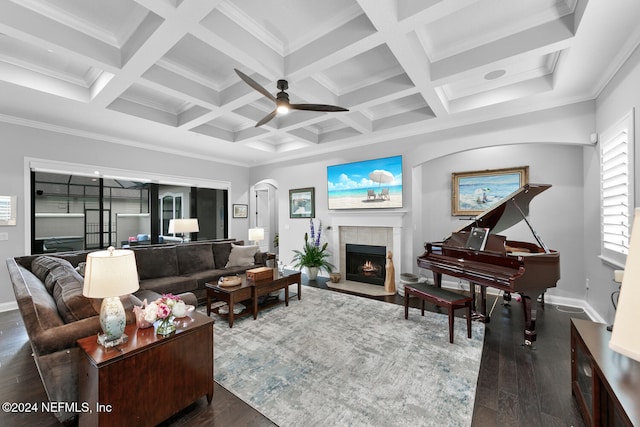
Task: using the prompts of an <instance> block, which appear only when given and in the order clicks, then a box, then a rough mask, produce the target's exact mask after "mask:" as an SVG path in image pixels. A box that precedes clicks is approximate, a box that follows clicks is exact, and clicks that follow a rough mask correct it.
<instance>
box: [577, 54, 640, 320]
mask: <svg viewBox="0 0 640 427" xmlns="http://www.w3.org/2000/svg"><path fill="white" fill-rule="evenodd" d="M632 108H635V121H634V126H635V152H636V158H635V206H640V150H638V143H639V141H640V135H639V134H638V131H639V129H640V50H639V49H636V50H635V52H634V53H633V55H631V57H629V59H628V60H627V62H626V63H625V64H624V66H623V67H622V68H621V69H620V71H618V73H617V74H616V76H615V77H614V78H613V79H612V80H611V81H610V82H609V84H608V85H607V87H606V88H605V90H603V91H602V93H601V94H600V96H599V97H598V99H597V103H596V129H597V132H598V133H601V132H603V131H605V130H606V129H607V128H608V127H609V126H611V125H612V124H614V123H615V122H616V121H618V120H619V119H620V118H622V117H623V116H624V115H625V114H627V113H628V112H629V111H630V110H631V109H632ZM599 150H600V146H599V144H598V145H597V146H595V147H587V148H585V149H584V183H585V185H584V192H585V194H584V200H585V206H584V207H585V209H584V210H585V223H584V236H585V237H584V240H585V246H584V251H583V256H584V259H585V275H586V278H587V279H589V283H590V288H589V292H588V293H587V296H586V299H587V302H588V303H589V304H590V305H591V306H592V307H594V309H595V310H596V311H597V312H598V313H600V314H601V316H602V317H603V318H604V319H605V321H606V323H612V322H613V318H614V314H615V311H614V309H613V305H612V304H611V298H610V295H611V293H612V292H614V291H616V290H617V289H618V284H617V283H615V282H614V281H613V270H614V269H619V268H621V267H623V266H613V265H609V264H606V263H604V262H603V261H602V260H600V258H599V255H600V156H599Z"/></svg>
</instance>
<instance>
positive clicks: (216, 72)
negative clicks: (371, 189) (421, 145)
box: [0, 0, 640, 164]
mask: <svg viewBox="0 0 640 427" xmlns="http://www.w3.org/2000/svg"><path fill="white" fill-rule="evenodd" d="M638 16H640V2H638V1H637V0H616V1H615V2H611V1H608V0H535V1H531V0H322V1H300V0H224V1H222V0H217V1H216V0H109V1H104V0H0V93H2V96H0V120H3V121H8V122H12V123H19V124H25V125H29V126H35V127H41V128H46V129H51V130H54V131H58V132H65V133H69V134H73V135H81V136H89V137H93V138H98V139H104V140H107V141H112V142H116V143H121V144H130V145H135V146H139V147H145V148H149V149H155V150H160V151H166V152H172V153H180V154H187V155H192V156H196V157H201V158H210V159H214V160H220V161H230V162H238V163H247V164H260V163H266V162H271V161H274V160H277V159H283V158H297V157H305V156H313V155H314V154H316V153H319V152H326V151H331V150H340V149H345V148H351V147H359V146H366V145H367V144H375V143H381V142H388V141H395V140H399V139H405V138H411V137H416V136H420V135H424V134H427V133H430V132H435V131H438V130H442V129H449V128H453V127H456V126H461V125H467V124H473V123H477V122H481V121H486V120H491V119H498V118H503V117H508V116H511V115H516V114H524V113H527V112H531V111H536V110H540V109H544V108H550V107H554V106H560V105H566V104H571V103H575V102H580V101H584V100H589V99H594V98H595V97H596V96H597V95H598V93H599V92H600V90H601V89H602V88H603V86H604V85H605V84H606V82H607V81H608V80H609V79H610V78H611V76H612V75H613V74H614V73H615V72H616V71H617V69H618V68H619V67H620V66H621V64H622V63H623V62H624V60H625V59H626V58H627V57H628V56H629V55H630V53H631V52H632V50H633V49H634V48H635V47H636V46H637V45H638V41H639V40H640V26H639V25H637V17H638ZM234 68H237V69H239V70H240V71H242V72H244V73H245V74H247V75H249V76H250V77H251V78H252V79H254V80H255V81H256V82H258V83H259V84H260V85H262V86H263V87H264V88H266V89H267V90H268V91H269V92H270V93H272V94H273V95H274V96H275V94H276V93H277V91H278V90H277V88H276V82H277V80H279V79H286V80H288V83H289V89H288V90H287V92H288V94H289V96H290V99H291V102H292V103H319V104H330V105H338V106H342V107H345V108H348V109H349V111H348V112H332V113H323V112H311V111H292V112H290V113H289V114H288V115H285V116H278V117H276V118H275V119H274V120H272V121H270V122H268V123H267V124H266V125H263V126H261V127H257V128H256V127H255V126H254V125H255V123H256V122H257V121H259V120H260V119H261V118H263V117H264V116H266V115H267V114H269V113H270V112H271V111H272V110H273V109H274V104H273V102H272V101H271V100H269V99H267V98H266V97H264V96H263V95H261V94H260V93H258V92H257V91H255V90H253V89H252V88H250V87H249V86H248V85H247V84H246V83H244V82H243V81H242V80H241V79H240V78H239V77H238V75H237V74H236V73H235V72H234Z"/></svg>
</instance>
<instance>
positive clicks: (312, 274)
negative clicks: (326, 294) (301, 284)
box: [304, 267, 320, 280]
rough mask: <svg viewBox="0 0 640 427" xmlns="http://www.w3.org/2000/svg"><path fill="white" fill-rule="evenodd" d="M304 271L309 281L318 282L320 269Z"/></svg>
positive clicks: (307, 268) (312, 268)
mask: <svg viewBox="0 0 640 427" xmlns="http://www.w3.org/2000/svg"><path fill="white" fill-rule="evenodd" d="M304 269H305V273H306V275H307V278H308V279H309V280H316V278H317V277H318V271H319V270H320V269H319V268H318V267H305V268H304Z"/></svg>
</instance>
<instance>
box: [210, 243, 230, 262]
mask: <svg viewBox="0 0 640 427" xmlns="http://www.w3.org/2000/svg"><path fill="white" fill-rule="evenodd" d="M211 248H212V250H213V261H214V267H215V268H224V266H225V265H227V261H229V254H230V253H231V242H215V243H212V244H211Z"/></svg>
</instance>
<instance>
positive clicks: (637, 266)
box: [609, 208, 640, 362]
mask: <svg viewBox="0 0 640 427" xmlns="http://www.w3.org/2000/svg"><path fill="white" fill-rule="evenodd" d="M639 310H640V208H636V210H635V217H634V220H633V228H632V229H631V239H630V243H629V253H628V254H627V262H626V263H625V267H624V275H623V276H622V285H621V287H620V297H619V298H618V308H617V309H616V317H615V320H614V322H613V331H612V333H611V340H610V341H609V348H611V349H612V350H614V351H617V352H618V353H621V354H623V355H625V356H627V357H630V358H632V359H634V360H637V361H639V362H640V333H639V332H638V326H640V319H639V318H638V311H639Z"/></svg>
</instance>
